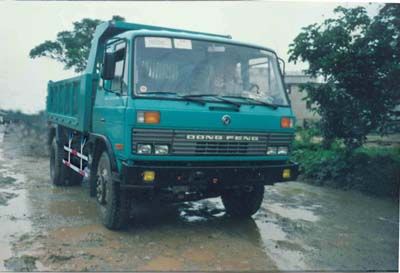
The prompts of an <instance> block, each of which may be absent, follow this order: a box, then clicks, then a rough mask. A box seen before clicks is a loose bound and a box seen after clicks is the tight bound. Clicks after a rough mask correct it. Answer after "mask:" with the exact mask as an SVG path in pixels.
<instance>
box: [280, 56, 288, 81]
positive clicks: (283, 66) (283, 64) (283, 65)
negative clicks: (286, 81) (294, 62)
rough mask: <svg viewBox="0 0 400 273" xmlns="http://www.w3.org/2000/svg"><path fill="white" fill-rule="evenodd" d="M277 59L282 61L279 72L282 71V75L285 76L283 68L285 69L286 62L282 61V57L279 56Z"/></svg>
mask: <svg viewBox="0 0 400 273" xmlns="http://www.w3.org/2000/svg"><path fill="white" fill-rule="evenodd" d="M278 61H279V62H281V63H282V71H281V73H282V76H283V77H285V74H286V71H285V70H286V68H285V66H286V63H285V61H284V60H283V59H282V58H280V57H278Z"/></svg>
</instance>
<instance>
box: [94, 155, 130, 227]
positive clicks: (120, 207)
mask: <svg viewBox="0 0 400 273" xmlns="http://www.w3.org/2000/svg"><path fill="white" fill-rule="evenodd" d="M96 177H97V180H96V201H97V207H98V210H99V214H100V217H101V220H102V222H103V224H104V225H105V226H106V227H107V228H109V229H114V230H117V229H122V228H124V227H125V226H126V223H127V221H128V217H129V199H128V196H127V193H126V192H125V191H121V190H120V187H119V183H117V182H115V181H113V179H112V170H111V161H110V157H109V155H108V153H107V152H105V151H104V152H103V153H102V154H101V156H100V159H99V161H98V166H97V176H96Z"/></svg>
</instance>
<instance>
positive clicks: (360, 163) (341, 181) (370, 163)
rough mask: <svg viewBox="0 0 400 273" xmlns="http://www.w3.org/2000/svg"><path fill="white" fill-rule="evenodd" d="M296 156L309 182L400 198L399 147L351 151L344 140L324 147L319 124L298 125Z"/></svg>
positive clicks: (295, 146) (376, 146) (364, 147)
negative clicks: (309, 126) (306, 126)
mask: <svg viewBox="0 0 400 273" xmlns="http://www.w3.org/2000/svg"><path fill="white" fill-rule="evenodd" d="M293 150H294V152H293V159H294V160H295V161H297V162H299V164H300V171H301V173H302V177H301V178H299V180H304V181H306V182H308V183H311V184H315V185H320V186H330V187H335V188H340V189H345V190H359V191H361V192H364V193H367V194H371V195H375V196H381V197H391V198H399V188H400V146H395V145H389V146H381V145H375V144H374V145H369V144H368V143H366V144H365V145H363V146H362V147H358V148H356V149H354V150H353V151H352V152H349V151H348V150H347V149H346V147H345V145H344V143H343V141H340V140H335V141H333V143H332V145H331V146H330V147H329V148H326V147H324V145H323V143H322V138H321V132H320V130H319V128H318V125H313V126H312V127H311V128H308V129H303V128H298V130H297V137H296V140H295V142H294V147H293Z"/></svg>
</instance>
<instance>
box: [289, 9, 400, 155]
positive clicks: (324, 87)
mask: <svg viewBox="0 0 400 273" xmlns="http://www.w3.org/2000/svg"><path fill="white" fill-rule="evenodd" d="M334 12H335V14H336V15H337V17H336V18H331V19H327V20H325V21H324V22H322V23H320V24H312V25H309V26H307V27H304V28H302V31H301V33H300V34H298V36H297V37H296V38H295V39H294V41H293V43H292V44H290V45H289V52H288V53H289V61H291V62H294V63H296V62H297V61H302V62H307V63H308V64H309V68H308V69H307V70H306V71H305V72H306V74H308V75H309V76H312V77H319V78H322V79H323V83H322V84H318V85H316V84H305V85H304V86H303V88H302V89H303V90H306V97H305V99H306V101H307V105H313V106H312V107H311V110H313V111H315V112H317V113H318V114H319V115H320V116H321V129H322V133H323V136H324V140H325V143H330V142H331V141H332V140H333V139H335V138H339V139H342V140H343V141H344V143H345V144H346V147H347V148H348V149H349V150H350V151H351V150H352V149H354V148H356V147H359V146H360V145H362V144H363V142H364V141H365V139H366V135H367V134H368V133H370V132H371V131H374V130H376V131H378V132H380V133H382V134H383V133H384V132H385V128H386V124H387V122H388V121H389V119H390V116H391V114H392V112H391V111H392V110H393V108H394V107H395V105H396V104H398V103H399V102H400V5H398V4H385V5H384V6H383V7H382V8H381V9H380V10H379V13H378V14H377V15H376V16H374V17H373V18H371V17H369V16H368V14H367V12H366V10H365V8H363V7H357V8H350V9H346V8H343V7H341V6H339V7H337V8H336V9H335V10H334Z"/></svg>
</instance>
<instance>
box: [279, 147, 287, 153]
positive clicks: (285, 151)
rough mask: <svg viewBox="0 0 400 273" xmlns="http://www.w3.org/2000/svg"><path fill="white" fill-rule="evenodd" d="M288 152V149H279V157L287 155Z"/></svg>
mask: <svg viewBox="0 0 400 273" xmlns="http://www.w3.org/2000/svg"><path fill="white" fill-rule="evenodd" d="M288 152H289V149H288V147H278V155H287V154H288Z"/></svg>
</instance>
